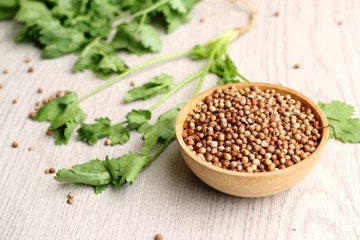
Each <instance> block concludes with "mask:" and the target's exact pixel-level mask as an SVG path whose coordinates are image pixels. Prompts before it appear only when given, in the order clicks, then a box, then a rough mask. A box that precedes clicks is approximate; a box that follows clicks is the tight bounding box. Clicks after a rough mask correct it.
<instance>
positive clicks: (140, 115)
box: [126, 109, 151, 130]
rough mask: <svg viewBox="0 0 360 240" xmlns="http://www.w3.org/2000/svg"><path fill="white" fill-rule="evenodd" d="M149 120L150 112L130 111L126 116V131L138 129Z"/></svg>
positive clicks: (141, 110)
mask: <svg viewBox="0 0 360 240" xmlns="http://www.w3.org/2000/svg"><path fill="white" fill-rule="evenodd" d="M150 119H151V112H150V111H149V110H143V109H139V110H132V111H131V112H129V113H128V114H127V115H126V120H127V124H128V126H127V127H128V129H130V130H131V129H138V128H139V127H140V126H142V125H143V124H144V123H147V121H149V120H150Z"/></svg>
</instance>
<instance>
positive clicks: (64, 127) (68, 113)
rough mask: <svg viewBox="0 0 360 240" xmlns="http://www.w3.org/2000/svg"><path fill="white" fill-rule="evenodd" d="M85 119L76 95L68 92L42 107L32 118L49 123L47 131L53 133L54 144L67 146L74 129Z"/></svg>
mask: <svg viewBox="0 0 360 240" xmlns="http://www.w3.org/2000/svg"><path fill="white" fill-rule="evenodd" d="M85 118H86V114H85V113H84V112H83V111H82V110H81V108H80V107H79V103H78V100H77V95H76V93H74V92H68V93H66V94H65V95H64V96H62V97H60V98H57V99H55V100H53V101H51V102H49V103H47V104H45V105H43V106H42V107H41V108H40V109H39V111H38V112H37V114H36V117H35V118H33V120H34V121H39V122H43V121H47V122H50V123H51V124H50V127H49V130H51V131H54V132H55V134H54V138H55V144H57V145H59V144H67V143H68V142H69V139H70V136H71V134H72V132H73V131H74V129H75V127H76V126H77V125H78V124H79V123H81V122H82V121H83V120H84V119H85Z"/></svg>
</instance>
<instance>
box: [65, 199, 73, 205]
mask: <svg viewBox="0 0 360 240" xmlns="http://www.w3.org/2000/svg"><path fill="white" fill-rule="evenodd" d="M66 202H67V204H69V205H73V204H74V199H73V198H68V200H67V201H66Z"/></svg>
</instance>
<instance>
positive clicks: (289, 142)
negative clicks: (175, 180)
mask: <svg viewBox="0 0 360 240" xmlns="http://www.w3.org/2000/svg"><path fill="white" fill-rule="evenodd" d="M319 127H320V126H319V121H318V120H317V119H316V118H315V116H314V114H313V113H312V110H311V109H309V108H307V107H306V106H304V105H302V103H301V102H300V101H296V100H294V99H292V97H291V95H282V94H280V93H278V92H276V91H275V90H274V89H266V90H260V89H259V88H258V87H256V86H255V87H252V88H244V89H237V88H236V87H234V86H231V87H229V88H226V89H223V90H222V89H217V90H215V91H214V92H213V94H212V95H210V96H207V97H206V98H205V99H203V101H200V102H198V103H197V104H196V106H195V107H194V109H193V111H192V112H190V113H189V115H188V116H187V118H186V120H185V122H184V129H183V133H182V137H183V139H184V142H185V144H186V145H187V147H188V148H189V149H190V150H191V151H193V152H194V153H195V154H196V155H197V156H198V157H200V158H202V159H204V161H207V162H210V163H212V164H213V165H215V166H217V167H220V168H224V169H228V170H232V171H238V172H266V171H276V170H280V169H284V168H287V167H291V166H293V165H294V164H296V163H298V162H300V161H302V160H303V159H305V158H307V157H308V156H310V154H311V153H312V152H314V151H315V150H316V148H317V146H318V144H319V142H320V139H321V134H320V132H319V130H318V129H319Z"/></svg>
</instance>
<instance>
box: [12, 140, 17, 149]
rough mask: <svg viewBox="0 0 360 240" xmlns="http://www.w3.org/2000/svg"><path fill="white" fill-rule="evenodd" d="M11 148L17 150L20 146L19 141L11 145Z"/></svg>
mask: <svg viewBox="0 0 360 240" xmlns="http://www.w3.org/2000/svg"><path fill="white" fill-rule="evenodd" d="M11 146H12V147H13V148H17V147H18V146H19V142H18V141H13V142H12V144H11Z"/></svg>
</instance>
